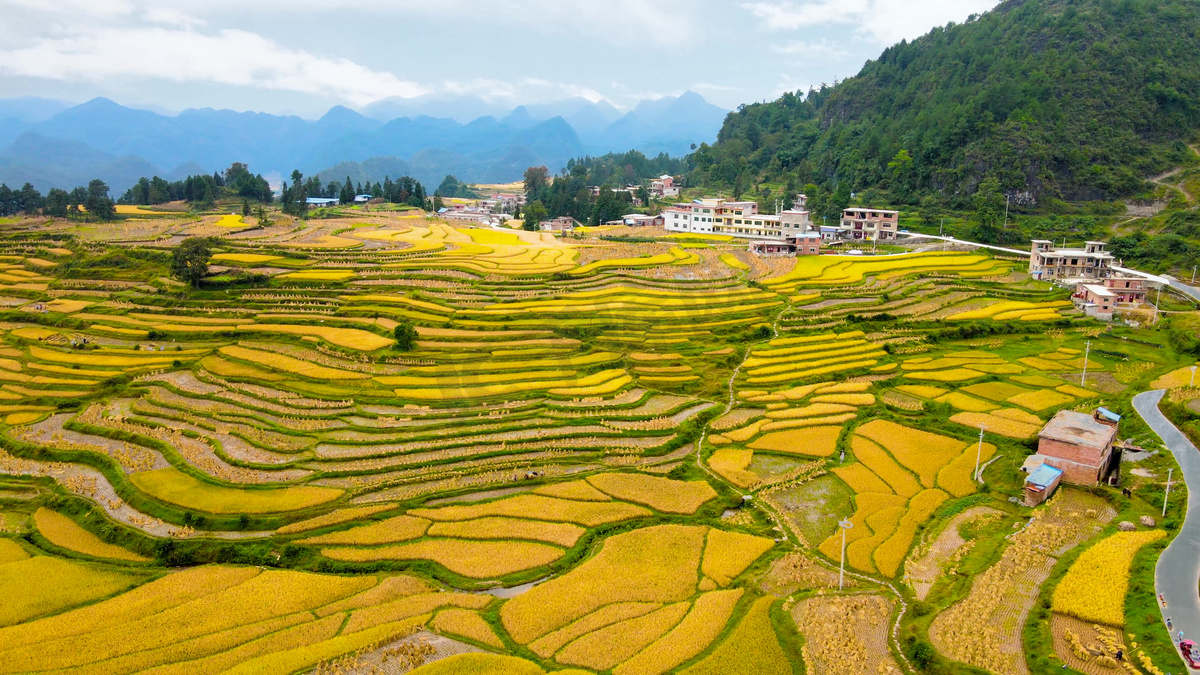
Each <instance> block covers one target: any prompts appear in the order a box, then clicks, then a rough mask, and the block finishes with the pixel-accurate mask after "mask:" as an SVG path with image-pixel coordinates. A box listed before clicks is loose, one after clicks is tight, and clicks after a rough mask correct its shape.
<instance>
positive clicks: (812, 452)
mask: <svg viewBox="0 0 1200 675" xmlns="http://www.w3.org/2000/svg"><path fill="white" fill-rule="evenodd" d="M726 435H727V436H728V434H726ZM841 435H842V428H841V427H833V426H829V427H806V428H805V429H804V430H803V431H773V432H771V433H768V434H764V435H763V436H762V437H761V438H759V439H758V440H756V441H754V442H753V443H751V444H750V447H751V448H754V449H755V450H765V451H768V452H780V453H784V454H789V455H806V456H809V457H829V456H830V455H832V454H833V453H834V451H836V450H837V440H838V438H839V437H840V436H841Z"/></svg>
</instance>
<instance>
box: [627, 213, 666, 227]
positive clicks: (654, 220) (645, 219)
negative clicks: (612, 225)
mask: <svg viewBox="0 0 1200 675" xmlns="http://www.w3.org/2000/svg"><path fill="white" fill-rule="evenodd" d="M618 222H619V223H620V224H622V225H625V226H626V227H661V226H662V224H663V217H662V215H661V214H660V215H657V216H647V215H645V214H642V213H627V214H625V215H623V216H621V220H620V221H618Z"/></svg>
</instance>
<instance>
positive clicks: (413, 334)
mask: <svg viewBox="0 0 1200 675" xmlns="http://www.w3.org/2000/svg"><path fill="white" fill-rule="evenodd" d="M393 334H394V335H395V336H396V348H397V349H399V350H400V351H402V352H411V351H412V350H414V349H416V348H417V329H416V328H415V327H414V326H413V325H412V322H411V321H408V320H407V319H405V320H404V321H401V322H400V323H399V324H397V325H396V330H395V331H394V333H393Z"/></svg>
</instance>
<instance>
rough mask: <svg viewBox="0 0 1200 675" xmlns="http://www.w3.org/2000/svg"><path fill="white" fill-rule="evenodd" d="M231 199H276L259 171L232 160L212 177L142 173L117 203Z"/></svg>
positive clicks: (266, 202) (149, 203)
mask: <svg viewBox="0 0 1200 675" xmlns="http://www.w3.org/2000/svg"><path fill="white" fill-rule="evenodd" d="M231 198H239V199H243V200H249V201H255V202H260V203H262V204H270V203H271V202H273V201H274V200H275V195H274V192H273V191H272V190H271V184H270V183H269V182H267V179H265V178H263V177H262V175H261V174H260V175H257V176H256V175H254V174H252V173H250V169H249V168H248V167H247V166H246V165H245V164H242V163H241V162H234V163H233V164H232V165H231V166H230V167H229V168H228V169H226V170H225V171H224V172H219V173H218V172H214V173H213V175H211V176H206V175H198V176H188V177H187V178H185V179H183V180H180V181H175V182H173V183H171V182H167V181H166V180H164V179H162V178H159V177H158V176H154V177H153V178H146V177H145V176H143V177H142V178H140V179H139V180H138V182H137V183H136V184H134V186H133V187H131V188H129V189H128V190H127V191H126V192H125V194H124V195H122V196H121V198H120V199H119V200H117V203H118V204H133V205H137V206H153V205H155V204H166V203H168V202H178V201H184V202H188V203H193V204H202V205H211V204H215V203H216V202H217V201H218V200H221V199H231Z"/></svg>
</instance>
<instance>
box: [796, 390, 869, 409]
mask: <svg viewBox="0 0 1200 675" xmlns="http://www.w3.org/2000/svg"><path fill="white" fill-rule="evenodd" d="M818 393H819V392H818ZM812 401H813V403H840V404H842V405H853V406H866V405H875V395H874V394H819V395H817V396H813V398H812Z"/></svg>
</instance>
